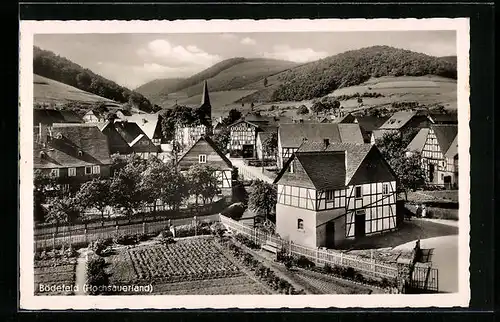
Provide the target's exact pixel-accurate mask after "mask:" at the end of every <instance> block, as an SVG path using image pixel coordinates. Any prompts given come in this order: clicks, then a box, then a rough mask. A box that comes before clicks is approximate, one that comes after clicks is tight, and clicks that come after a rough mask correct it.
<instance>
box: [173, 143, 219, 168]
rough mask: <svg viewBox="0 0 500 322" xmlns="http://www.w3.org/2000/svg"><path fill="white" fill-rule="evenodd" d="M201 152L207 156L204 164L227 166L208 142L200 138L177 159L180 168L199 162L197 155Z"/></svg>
mask: <svg viewBox="0 0 500 322" xmlns="http://www.w3.org/2000/svg"><path fill="white" fill-rule="evenodd" d="M201 154H203V155H206V157H207V162H206V163H205V164H206V165H212V166H217V167H219V168H220V167H222V168H229V166H228V165H227V164H226V162H225V161H224V160H223V159H222V158H221V157H220V155H219V154H218V153H217V152H216V151H215V150H214V149H213V148H212V146H210V144H208V142H207V141H205V140H200V141H198V143H197V144H196V145H194V146H192V147H191V149H190V150H189V151H188V152H187V153H186V154H185V155H184V156H183V157H182V159H181V160H179V167H180V168H181V169H189V167H191V166H192V165H194V164H199V156H200V155H201Z"/></svg>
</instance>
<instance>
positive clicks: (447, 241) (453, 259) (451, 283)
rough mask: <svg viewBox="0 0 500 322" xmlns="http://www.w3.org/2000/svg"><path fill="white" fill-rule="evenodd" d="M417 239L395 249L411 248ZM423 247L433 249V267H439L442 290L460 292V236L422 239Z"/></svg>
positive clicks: (440, 288) (421, 244)
mask: <svg viewBox="0 0 500 322" xmlns="http://www.w3.org/2000/svg"><path fill="white" fill-rule="evenodd" d="M413 247H415V241H411V242H409V243H406V244H403V245H399V246H397V247H395V248H394V250H410V249H413ZM420 247H421V248H422V249H433V253H432V259H431V260H432V267H434V268H437V269H438V274H439V275H438V283H439V291H440V292H450V293H453V292H458V284H459V278H458V256H459V252H458V236H457V235H453V236H441V237H434V238H427V239H421V240H420Z"/></svg>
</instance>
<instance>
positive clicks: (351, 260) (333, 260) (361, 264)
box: [219, 215, 398, 278]
mask: <svg viewBox="0 0 500 322" xmlns="http://www.w3.org/2000/svg"><path fill="white" fill-rule="evenodd" d="M219 218H220V221H221V223H222V224H223V225H224V226H225V227H226V228H227V229H228V230H231V231H236V232H238V233H241V234H245V235H247V236H248V237H250V238H251V239H253V240H254V242H255V243H256V244H259V245H266V244H273V245H276V246H277V247H278V248H285V249H286V250H287V251H288V252H289V253H290V254H292V255H296V256H305V257H307V258H308V259H310V260H311V261H313V262H314V263H315V264H317V265H324V264H329V265H331V266H333V265H339V266H346V267H347V266H350V267H352V268H354V269H357V270H359V271H362V272H363V273H365V274H368V275H372V276H376V277H381V278H383V277H385V278H396V277H397V276H398V268H397V265H396V264H394V265H391V264H389V263H381V262H378V261H376V260H375V259H370V260H367V259H362V258H359V257H357V256H353V255H347V254H344V253H342V252H339V251H335V250H332V249H320V248H310V247H305V246H301V245H297V244H294V243H293V242H291V241H286V240H283V239H281V238H279V237H277V236H273V235H270V234H268V233H265V232H262V231H260V230H258V229H255V228H252V227H249V226H245V225H243V224H240V223H239V222H237V221H234V220H232V219H231V218H228V217H226V216H223V215H219Z"/></svg>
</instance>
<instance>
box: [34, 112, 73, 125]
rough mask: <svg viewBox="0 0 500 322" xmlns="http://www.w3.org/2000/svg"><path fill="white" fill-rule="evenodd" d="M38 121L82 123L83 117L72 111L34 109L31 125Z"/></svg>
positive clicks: (50, 123) (45, 123) (43, 122)
mask: <svg viewBox="0 0 500 322" xmlns="http://www.w3.org/2000/svg"><path fill="white" fill-rule="evenodd" d="M40 123H42V124H44V125H52V124H53V123H83V119H82V118H81V117H79V116H78V115H77V114H76V113H75V112H73V111H60V110H54V109H34V110H33V125H35V126H37V125H39V124H40Z"/></svg>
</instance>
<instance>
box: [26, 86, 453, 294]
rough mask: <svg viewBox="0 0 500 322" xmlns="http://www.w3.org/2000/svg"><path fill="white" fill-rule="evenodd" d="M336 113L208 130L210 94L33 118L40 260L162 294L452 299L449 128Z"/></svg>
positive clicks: (228, 119) (438, 121) (255, 119)
mask: <svg viewBox="0 0 500 322" xmlns="http://www.w3.org/2000/svg"><path fill="white" fill-rule="evenodd" d="M252 105H253V104H252ZM325 105H326V103H325ZM325 109H326V108H325ZM329 112H330V113H325V112H324V113H323V114H322V116H317V117H316V116H313V117H310V118H306V117H298V118H288V117H276V116H269V115H263V114H262V113H261V112H260V111H258V110H256V111H250V112H248V113H247V114H242V113H241V112H239V111H238V110H237V109H233V110H231V111H229V113H228V114H227V115H226V116H224V117H218V118H215V117H212V105H211V102H210V92H209V84H208V83H207V81H205V82H204V86H203V93H202V100H201V102H200V104H199V105H197V106H194V107H186V106H176V107H175V108H173V109H172V110H171V112H170V113H166V114H160V113H156V114H152V113H150V114H147V113H131V112H130V110H125V109H120V107H119V106H114V105H111V106H108V107H106V106H105V104H103V105H102V106H100V107H99V108H94V109H92V110H89V111H88V112H87V113H86V114H85V115H84V116H83V117H79V116H78V115H77V114H75V113H73V112H71V111H64V110H59V109H50V108H38V109H34V122H33V123H34V151H33V153H34V171H35V179H34V180H35V182H34V183H35V216H34V218H35V223H36V226H35V239H34V248H35V252H36V254H35V259H36V260H38V261H40V263H43V262H44V260H47V259H48V258H53V259H55V258H58V259H59V260H61V259H63V260H62V263H61V264H60V265H59V266H57V267H59V269H60V272H61V274H59V275H58V278H62V279H63V280H65V281H66V282H69V283H73V284H75V285H83V284H85V283H91V284H92V283H94V284H96V285H108V284H110V283H111V284H126V283H132V282H147V283H153V288H154V289H155V292H156V293H158V294H194V293H193V292H195V291H196V292H197V291H200V289H199V288H198V287H196V284H197V283H199V282H196V281H199V280H203V282H202V283H208V284H207V287H206V289H205V290H206V291H207V292H214V294H233V292H238V290H239V291H241V292H248V293H249V294H273V293H276V292H278V293H284V294H332V293H333V294H335V293H349V294H350V293H361V294H363V293H368V294H371V293H387V292H390V293H421V292H453V291H456V287H457V286H456V285H457V282H458V281H453V277H451V281H447V277H446V275H447V274H448V272H445V271H444V272H442V273H441V275H440V277H439V278H440V279H441V280H442V281H445V280H446V281H445V282H444V283H443V282H442V281H441V283H439V281H438V273H439V272H441V271H442V270H443V269H446V268H445V266H446V265H442V267H437V265H436V263H438V262H441V263H443V260H444V261H445V262H449V258H447V259H440V258H439V256H441V255H442V254H443V251H442V250H439V252H438V251H437V250H438V249H439V248H440V246H439V243H440V241H439V238H447V237H446V236H448V235H452V236H455V237H456V234H457V233H458V229H457V227H458V226H457V225H456V223H457V221H456V220H458V215H457V211H456V210H453V209H442V208H440V201H442V200H443V199H447V198H448V199H453V197H447V196H453V195H456V191H457V189H458V148H457V146H458V142H457V134H458V126H457V119H456V115H450V114H445V113H435V114H432V113H428V112H427V113H425V112H422V111H416V110H411V109H409V110H403V111H396V112H394V113H392V114H391V115H389V116H380V117H377V116H373V115H363V114H358V115H356V114H353V113H350V112H345V111H343V110H342V109H341V108H339V107H337V108H333V109H331V110H330V111H329ZM312 114H314V113H311V115H312ZM317 114H318V113H316V115H317ZM441 203H442V202H441ZM442 213H445V215H442ZM450 213H451V214H452V216H455V217H456V218H449V217H447V216H449V214H450ZM453 214H454V215H453ZM450 219H454V220H455V221H454V220H450ZM423 230H427V231H423ZM188 236H201V237H202V238H201V239H195V240H193V241H190V240H189V239H186V238H188ZM207 236H212V237H208V239H207ZM442 236H445V237H442ZM431 237H433V238H431ZM214 238H215V239H216V240H215V241H214ZM424 238H429V239H428V240H426V239H424ZM436 238H437V239H436ZM445 243H449V240H446V241H445ZM396 246H398V247H396ZM176 247H177V248H178V249H175V248H176ZM455 251H456V250H455ZM446 252H448V249H445V251H444V253H446ZM89 253H91V254H94V256H96V259H91V260H89V259H88V258H89V255H88V254H89ZM125 253H128V254H130V255H129V256H130V258H132V259H131V260H130V259H127V258H125V257H126V256H125ZM224 254H227V255H224ZM124 256H125V257H124ZM178 256H181V257H178ZM207 256H208V257H207ZM182 257H187V258H189V260H188V261H187V262H184V263H182V262H179V259H180V258H182ZM455 260H456V259H455ZM89 261H90V262H92V263H91V264H89ZM82 263H86V264H82ZM189 263H191V264H189ZM433 263H434V264H433ZM41 265H42V266H40V267H43V264H41ZM105 265H110V267H112V269H111V272H110V271H109V268H108V269H107V271H105V268H104V267H105ZM189 265H192V267H189ZM212 266H213V267H212ZM448 266H450V264H448ZM451 266H453V264H451ZM36 267H37V266H36ZM131 267H132V268H131ZM439 269H441V271H440V270H439ZM89 270H95V271H96V272H95V275H93V276H90V275H89ZM113 270H116V272H117V273H116V272H114V271H113ZM130 270H132V271H130ZM214 274H215V275H214ZM49 275H50V274H49ZM133 275H135V276H133ZM248 276H252V279H249V278H248ZM255 277H257V281H258V282H255ZM448 279H450V278H449V277H448ZM50 280H51V278H49V276H47V274H46V275H44V274H41V275H39V280H38V281H36V282H35V284H36V285H35V292H37V290H40V289H41V288H40V287H38V288H37V285H42V284H43V283H48V281H50ZM183 280H189V281H192V282H190V283H191V284H190V285H184V286H179V285H181V284H182V283H181V281H183ZM207 281H208V282H207ZM217 281H218V282H217ZM233 282H234V283H233ZM37 283H38V284H37ZM172 283H174V284H172ZM217 283H219V284H217ZM187 284H189V283H187ZM169 285H174V286H173V287H172V289H170V288H169ZM438 285H441V287H439V286H438ZM77 289H78V288H77ZM81 289H83V287H81ZM72 290H73V291H71V292H69V293H70V294H74V293H75V292H74V289H72ZM219 292H222V293H219ZM44 293H46V292H39V294H44ZM63 293H64V292H63ZM76 293H77V294H78V292H76ZM95 293H97V294H99V292H97V291H96V292H95ZM101 293H104V294H108V293H106V292H101ZM56 294H57V292H56ZM64 294H66V293H64ZM120 294H121V293H120ZM195 294H199V293H195Z"/></svg>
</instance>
